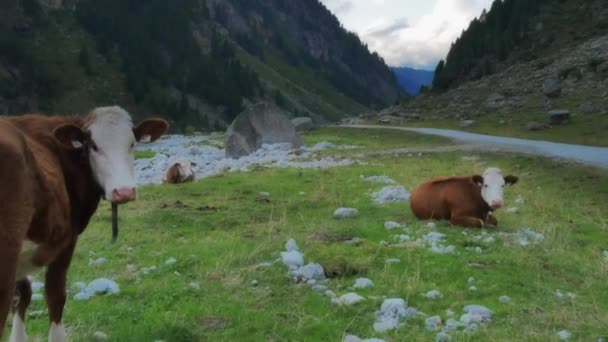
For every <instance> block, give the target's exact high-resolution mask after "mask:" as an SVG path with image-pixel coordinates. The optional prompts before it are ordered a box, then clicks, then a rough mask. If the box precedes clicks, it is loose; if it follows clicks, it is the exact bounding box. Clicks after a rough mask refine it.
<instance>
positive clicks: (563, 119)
mask: <svg viewBox="0 0 608 342" xmlns="http://www.w3.org/2000/svg"><path fill="white" fill-rule="evenodd" d="M548 114H549V124H550V125H561V124H565V123H569V122H570V111H568V110H566V109H554V110H550V111H549V113H548Z"/></svg>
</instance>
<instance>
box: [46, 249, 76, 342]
mask: <svg viewBox="0 0 608 342" xmlns="http://www.w3.org/2000/svg"><path fill="white" fill-rule="evenodd" d="M75 246H76V241H73V242H71V243H70V244H69V245H68V246H67V247H65V248H64V249H63V250H62V251H61V253H59V255H58V256H57V258H56V259H55V260H53V262H51V263H50V264H49V266H48V268H47V271H46V279H45V284H44V287H45V294H46V302H47V304H48V307H49V318H50V321H51V322H50V323H51V327H50V330H49V342H64V341H66V340H67V337H66V334H65V329H64V327H63V324H62V323H61V317H62V316H63V307H64V305H65V300H66V292H65V291H66V289H65V283H66V277H67V273H68V268H69V267H70V261H71V260H72V253H73V252H74V247H75Z"/></svg>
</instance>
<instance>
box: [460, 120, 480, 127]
mask: <svg viewBox="0 0 608 342" xmlns="http://www.w3.org/2000/svg"><path fill="white" fill-rule="evenodd" d="M475 125H477V121H475V120H462V121H461V122H460V124H459V126H460V127H461V128H468V127H473V126H475Z"/></svg>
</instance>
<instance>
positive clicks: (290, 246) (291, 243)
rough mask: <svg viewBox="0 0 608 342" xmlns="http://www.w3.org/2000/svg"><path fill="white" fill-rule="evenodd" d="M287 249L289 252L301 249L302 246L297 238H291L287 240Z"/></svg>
mask: <svg viewBox="0 0 608 342" xmlns="http://www.w3.org/2000/svg"><path fill="white" fill-rule="evenodd" d="M285 250H286V251H287V252H291V251H299V250H300V248H299V247H298V243H297V242H296V240H294V239H289V240H287V243H286V244H285Z"/></svg>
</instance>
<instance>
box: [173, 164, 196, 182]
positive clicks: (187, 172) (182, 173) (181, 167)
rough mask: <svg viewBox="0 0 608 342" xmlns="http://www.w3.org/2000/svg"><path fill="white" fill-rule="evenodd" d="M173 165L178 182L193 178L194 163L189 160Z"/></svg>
mask: <svg viewBox="0 0 608 342" xmlns="http://www.w3.org/2000/svg"><path fill="white" fill-rule="evenodd" d="M174 165H176V166H177V170H178V173H179V179H180V181H184V180H186V179H188V178H190V177H192V178H193V177H194V168H195V167H196V163H195V162H193V161H191V160H188V159H186V160H180V161H178V162H177V163H175V164H174Z"/></svg>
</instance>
